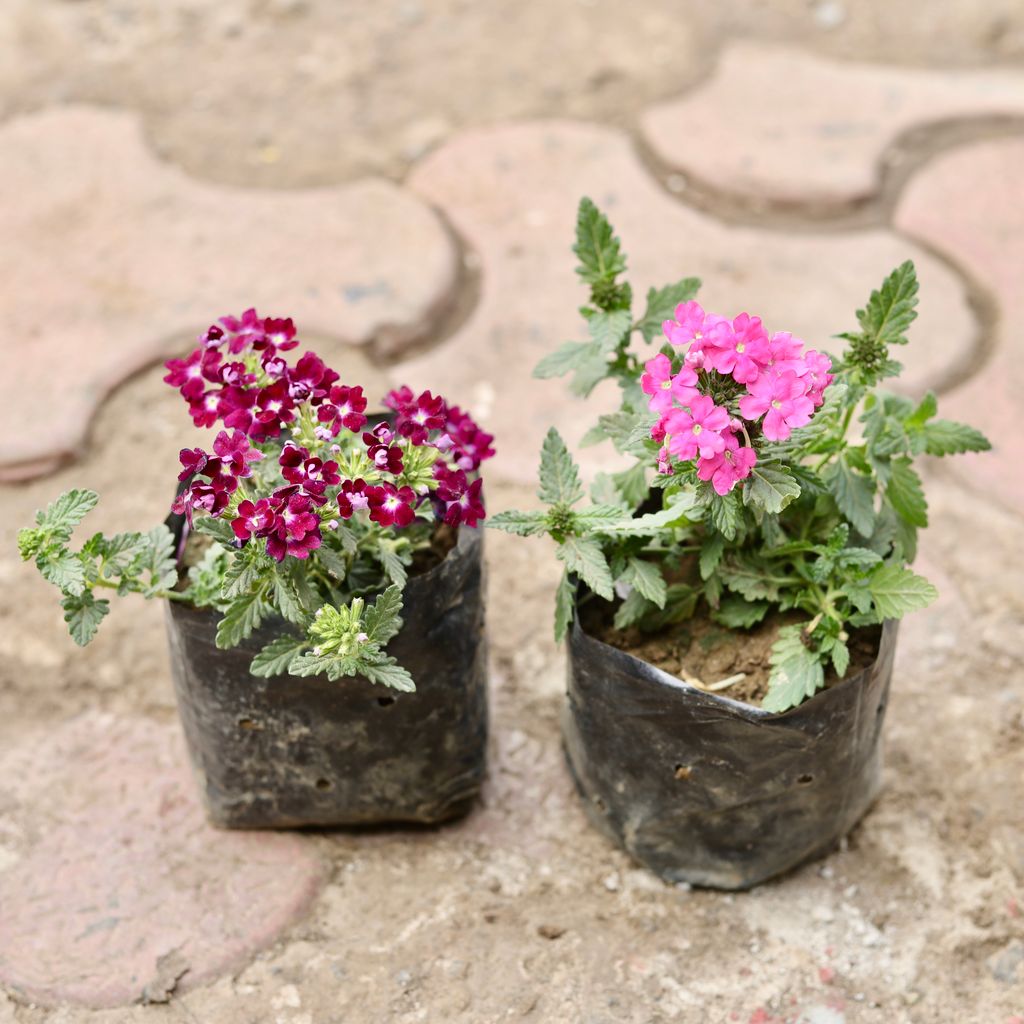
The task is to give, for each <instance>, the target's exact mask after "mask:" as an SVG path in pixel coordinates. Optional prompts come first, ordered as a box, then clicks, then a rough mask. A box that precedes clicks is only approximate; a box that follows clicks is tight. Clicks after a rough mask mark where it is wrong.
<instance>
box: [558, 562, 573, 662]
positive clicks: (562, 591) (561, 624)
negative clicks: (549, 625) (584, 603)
mask: <svg viewBox="0 0 1024 1024" xmlns="http://www.w3.org/2000/svg"><path fill="white" fill-rule="evenodd" d="M575 598H576V588H575V587H574V586H573V583H572V580H571V579H570V578H569V573H568V572H564V573H562V579H561V580H560V581H559V584H558V590H557V591H556V592H555V643H559V644H560V643H561V642H562V641H563V640H564V639H565V634H566V632H567V631H568V629H569V626H570V625H572V619H573V605H574V602H575Z"/></svg>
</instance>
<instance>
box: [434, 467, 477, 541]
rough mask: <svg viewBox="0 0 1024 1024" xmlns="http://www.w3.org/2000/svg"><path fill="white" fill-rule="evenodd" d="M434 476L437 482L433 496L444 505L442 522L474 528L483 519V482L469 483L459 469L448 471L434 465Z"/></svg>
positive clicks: (445, 468)
mask: <svg viewBox="0 0 1024 1024" xmlns="http://www.w3.org/2000/svg"><path fill="white" fill-rule="evenodd" d="M434 476H435V477H436V478H437V480H438V487H437V490H436V491H435V494H436V496H437V498H438V500H439V501H441V502H442V503H443V504H444V521H445V522H446V523H447V524H448V525H449V526H458V525H459V524H460V523H462V524H465V525H466V526H476V525H477V523H478V522H479V521H480V520H481V519H483V518H484V516H485V515H486V513H485V512H484V503H483V495H482V493H481V491H482V489H483V481H482V480H480V479H476V480H474V481H473V482H472V483H470V481H469V479H468V478H467V476H466V474H465V472H464V471H463V470H461V469H456V470H452V469H448V468H447V467H446V466H444V465H442V464H440V463H435V465H434Z"/></svg>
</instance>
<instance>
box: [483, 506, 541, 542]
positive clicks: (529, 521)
mask: <svg viewBox="0 0 1024 1024" xmlns="http://www.w3.org/2000/svg"><path fill="white" fill-rule="evenodd" d="M486 522H487V526H488V527H491V528H492V529H495V530H503V531H504V532H505V533H514V534H515V535H516V536H517V537H536V536H539V535H540V534H542V533H546V532H547V516H546V515H545V514H544V513H543V512H517V511H515V510H510V511H508V512H499V513H497V515H493V516H488V517H487V520H486Z"/></svg>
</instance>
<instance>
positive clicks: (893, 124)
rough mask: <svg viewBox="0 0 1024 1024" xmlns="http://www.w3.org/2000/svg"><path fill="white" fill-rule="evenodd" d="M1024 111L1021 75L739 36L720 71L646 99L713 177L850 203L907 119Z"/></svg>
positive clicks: (663, 137)
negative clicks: (666, 97)
mask: <svg viewBox="0 0 1024 1024" xmlns="http://www.w3.org/2000/svg"><path fill="white" fill-rule="evenodd" d="M1021 114H1024V75H1022V74H1020V73H1017V72H1012V71H949V72H945V71H917V70H911V69H907V68H892V67H883V66H880V65H875V64H856V63H845V62H840V61H834V60H827V59H824V58H821V57H814V56H811V55H810V54H807V53H801V52H799V51H795V50H789V49H785V48H781V47H775V46H770V45H765V44H763V43H758V44H756V45H755V44H753V43H749V42H744V43H736V44H734V45H732V46H730V47H729V48H728V49H727V50H726V51H725V52H724V54H723V55H722V58H721V60H720V62H719V64H718V66H717V68H716V69H715V71H714V73H713V75H712V76H711V78H710V79H709V80H708V82H706V83H705V84H704V85H702V86H700V87H698V88H697V89H695V90H694V91H693V92H691V93H688V94H687V95H686V96H683V97H682V98H681V99H678V100H673V101H671V102H668V103H663V104H661V105H659V106H656V107H653V108H652V109H651V110H649V111H648V112H647V113H646V114H645V115H644V117H643V118H642V120H641V130H642V133H643V137H644V140H645V141H646V142H647V144H648V145H649V146H651V148H652V149H653V150H654V152H655V153H656V154H657V155H658V157H660V158H661V160H663V161H664V162H665V163H667V164H668V165H670V166H671V167H673V168H676V169H678V170H679V171H681V172H682V173H683V174H684V175H685V174H691V175H693V176H694V177H695V178H698V179H700V180H701V181H702V182H703V183H705V185H707V186H708V187H710V188H712V189H714V190H716V191H720V192H725V193H732V194H738V195H741V196H745V197H748V198H751V199H755V200H758V199H763V200H767V201H769V202H775V203H780V204H794V203H803V204H815V203H817V204H825V205H829V206H835V205H842V204H849V203H853V202H856V201H857V200H862V199H864V198H865V197H867V196H870V195H872V194H874V193H876V192H877V191H878V188H879V184H880V173H879V171H880V161H881V159H882V156H883V154H884V152H885V150H886V148H887V147H888V146H890V145H891V144H892V143H893V142H894V141H896V139H897V138H898V137H899V136H900V135H902V134H904V133H905V132H907V131H908V130H909V129H911V128H914V127H916V126H918V125H926V124H934V123H937V122H941V121H948V120H950V119H954V118H966V117H997V116H1005V115H1021Z"/></svg>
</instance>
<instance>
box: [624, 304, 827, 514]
mask: <svg viewBox="0 0 1024 1024" xmlns="http://www.w3.org/2000/svg"><path fill="white" fill-rule="evenodd" d="M664 331H665V336H666V337H667V338H668V340H669V341H670V342H671V343H672V344H673V345H675V346H677V347H680V348H685V352H684V354H683V357H682V359H681V360H680V361H678V363H677V361H676V360H673V359H670V358H669V357H668V356H667V355H665V354H664V353H659V354H658V355H656V356H655V357H654V358H653V359H650V360H648V362H647V363H646V364H645V367H644V368H645V370H646V371H647V372H646V373H645V374H644V375H643V377H642V378H641V381H640V383H641V387H642V388H643V390H644V393H645V394H647V395H649V396H650V398H649V403H648V404H649V406H650V408H651V409H652V410H653V411H654V412H656V413H658V415H659V416H660V417H661V418H660V419H659V420H658V422H657V423H656V424H655V426H654V427H653V428H652V431H651V436H652V437H654V438H655V440H657V441H659V442H661V443H662V450H661V452H660V453H659V456H658V469H659V471H660V472H662V473H671V472H673V468H672V463H673V460H674V459H675V460H681V461H684V462H692V461H695V462H696V464H697V476H698V478H699V479H701V480H709V481H710V482H711V484H712V486H713V487H714V489H715V491H716V492H717V493H718V494H728V493H729V492H730V491H731V490H732V489H733V487H735V486H736V484H737V483H739V482H740V481H741V480H745V479H746V478H747V477H748V476H749V475H750V471H751V469H752V468H753V466H754V465H755V464H756V462H757V453H756V451H755V450H754V447H753V444H752V442H751V440H750V436H751V433H754V434H755V435H756V433H757V426H756V425H758V424H759V428H760V434H761V436H763V437H764V438H765V439H766V440H768V441H785V440H786V439H787V438H788V437H789V436H790V434H791V433H792V431H793V430H795V429H796V428H798V427H802V426H805V425H806V424H807V423H809V422H810V419H811V416H812V415H813V414H814V410H815V409H816V408H818V407H819V406H820V405H821V404H822V402H823V401H824V398H823V394H824V391H825V388H827V387H828V385H829V384H830V383H831V381H832V375H831V374H830V373H829V370H830V368H831V365H832V363H831V360H830V359H829V358H828V356H825V355H822V354H821V353H819V352H815V351H814V350H807V351H805V350H804V345H803V342H802V341H800V339H799V338H794V337H793V336H792V335H791V334H789V333H788V332H786V331H779V332H776V333H775V334H772V335H769V334H768V332H767V331H766V330H765V329H764V326H763V324H762V323H761V319H760V317H756V316H754V317H752V316H749V315H748V314H746V313H741V314H740V315H739V316H737V317H735V318H733V319H732V320H729V319H727V318H726V317H723V316H717V315H716V314H714V313H705V312H704V310H703V309H702V308H701V307H700V305H698V303H696V302H692V301H691V302H684V303H682V304H680V305H679V306H677V307H676V311H675V319H673V320H666V321H665V324H664ZM713 395H714V396H716V397H718V399H719V401H725V403H726V404H716V401H715V398H714V397H712V396H713ZM762 417H763V419H762ZM744 421H746V423H744ZM748 425H749V429H748ZM741 437H742V438H743V440H744V441H745V442H746V444H741V441H740V439H741Z"/></svg>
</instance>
